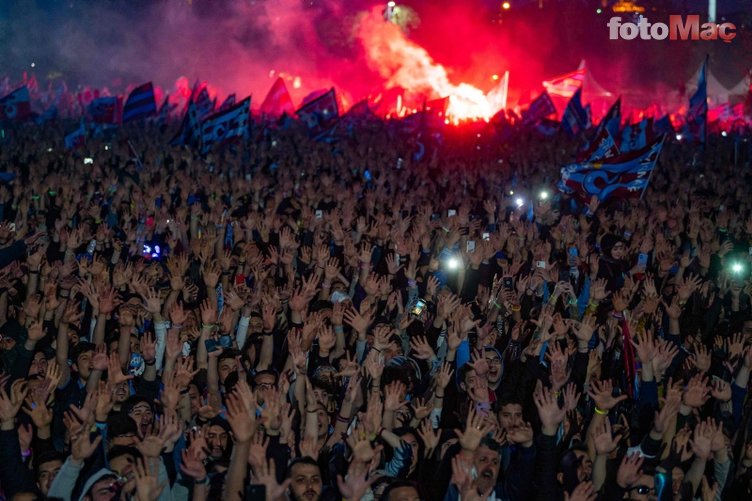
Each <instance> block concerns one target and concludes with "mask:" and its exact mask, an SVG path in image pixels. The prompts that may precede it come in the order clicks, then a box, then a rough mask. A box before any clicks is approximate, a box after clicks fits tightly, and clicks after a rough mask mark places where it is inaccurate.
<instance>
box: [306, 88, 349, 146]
mask: <svg viewBox="0 0 752 501" xmlns="http://www.w3.org/2000/svg"><path fill="white" fill-rule="evenodd" d="M297 114H298V117H299V118H300V120H301V121H302V122H303V125H304V126H305V127H306V128H307V129H308V133H309V134H310V135H311V136H312V137H314V138H315V139H321V138H323V137H324V136H325V135H327V134H328V133H330V132H332V130H333V129H334V127H335V126H336V125H337V118H338V116H339V112H338V110H337V97H336V95H335V94H334V88H332V89H330V90H329V92H325V93H324V94H322V95H320V96H319V97H317V98H316V99H313V100H311V101H309V102H308V103H306V104H304V105H303V106H302V107H301V108H300V109H299V110H298V111H297Z"/></svg>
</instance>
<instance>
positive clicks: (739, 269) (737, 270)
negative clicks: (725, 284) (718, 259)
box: [731, 263, 744, 275]
mask: <svg viewBox="0 0 752 501" xmlns="http://www.w3.org/2000/svg"><path fill="white" fill-rule="evenodd" d="M743 270H744V266H742V263H734V264H732V265H731V271H732V272H734V273H735V274H737V275H738V274H739V273H741V272H742V271H743Z"/></svg>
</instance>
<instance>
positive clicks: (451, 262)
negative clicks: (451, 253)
mask: <svg viewBox="0 0 752 501" xmlns="http://www.w3.org/2000/svg"><path fill="white" fill-rule="evenodd" d="M459 267H460V260H459V259H458V258H456V257H450V258H449V259H447V268H449V269H450V270H456V269H457V268H459Z"/></svg>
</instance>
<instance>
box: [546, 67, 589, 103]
mask: <svg viewBox="0 0 752 501" xmlns="http://www.w3.org/2000/svg"><path fill="white" fill-rule="evenodd" d="M584 80H585V68H578V69H576V70H575V71H572V72H570V73H566V74H564V75H559V76H558V77H554V78H552V79H551V80H546V81H544V82H543V87H545V88H546V90H547V91H548V92H549V94H553V95H555V96H561V97H572V96H573V95H574V94H575V92H577V91H578V90H580V89H582V82H583V81H584Z"/></svg>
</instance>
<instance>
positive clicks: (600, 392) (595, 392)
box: [588, 379, 627, 411]
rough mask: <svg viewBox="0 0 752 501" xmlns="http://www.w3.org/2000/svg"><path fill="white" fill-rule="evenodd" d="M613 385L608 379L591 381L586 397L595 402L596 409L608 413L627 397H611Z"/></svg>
mask: <svg viewBox="0 0 752 501" xmlns="http://www.w3.org/2000/svg"><path fill="white" fill-rule="evenodd" d="M613 391H614V385H613V382H611V380H610V379H607V380H605V381H591V383H590V388H589V389H588V395H589V396H590V398H592V399H593V401H594V402H595V405H596V407H598V408H599V409H600V410H603V411H610V410H611V409H613V408H614V407H616V404H618V403H619V402H621V401H622V400H626V398H627V395H619V396H618V397H614V396H613Z"/></svg>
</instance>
